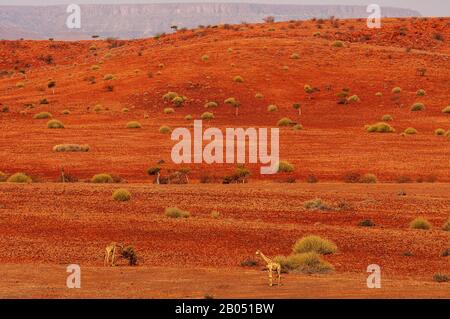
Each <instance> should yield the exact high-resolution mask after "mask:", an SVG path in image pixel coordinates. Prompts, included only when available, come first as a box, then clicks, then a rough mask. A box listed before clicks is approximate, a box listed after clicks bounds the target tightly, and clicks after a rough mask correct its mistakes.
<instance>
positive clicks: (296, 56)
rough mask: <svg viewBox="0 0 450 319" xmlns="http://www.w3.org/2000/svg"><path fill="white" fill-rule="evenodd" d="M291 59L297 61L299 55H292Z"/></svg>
mask: <svg viewBox="0 0 450 319" xmlns="http://www.w3.org/2000/svg"><path fill="white" fill-rule="evenodd" d="M291 59H293V60H298V59H300V54H298V53H292V55H291Z"/></svg>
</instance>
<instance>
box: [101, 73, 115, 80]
mask: <svg viewBox="0 0 450 319" xmlns="http://www.w3.org/2000/svg"><path fill="white" fill-rule="evenodd" d="M113 79H114V75H112V74H106V75H105V76H104V77H103V80H105V81H109V80H113Z"/></svg>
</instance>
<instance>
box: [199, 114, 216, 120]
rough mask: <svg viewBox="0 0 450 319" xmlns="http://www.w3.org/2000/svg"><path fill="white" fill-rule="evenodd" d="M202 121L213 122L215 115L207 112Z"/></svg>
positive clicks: (202, 116)
mask: <svg viewBox="0 0 450 319" xmlns="http://www.w3.org/2000/svg"><path fill="white" fill-rule="evenodd" d="M201 119H202V120H213V119H214V114H213V113H211V112H205V113H203V114H202V115H201Z"/></svg>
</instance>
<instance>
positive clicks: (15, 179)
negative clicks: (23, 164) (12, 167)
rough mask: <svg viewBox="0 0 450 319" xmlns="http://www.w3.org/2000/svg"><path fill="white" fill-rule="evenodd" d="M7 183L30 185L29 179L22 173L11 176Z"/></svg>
mask: <svg viewBox="0 0 450 319" xmlns="http://www.w3.org/2000/svg"><path fill="white" fill-rule="evenodd" d="M6 181H7V182H8V183H31V182H32V180H31V177H29V176H27V175H26V174H24V173H15V174H13V175H11V176H10V177H9V178H8V179H7V180H6Z"/></svg>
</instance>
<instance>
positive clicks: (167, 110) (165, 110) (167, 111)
mask: <svg viewBox="0 0 450 319" xmlns="http://www.w3.org/2000/svg"><path fill="white" fill-rule="evenodd" d="M163 112H164V114H173V113H175V110H174V109H173V108H171V107H166V108H165V109H164V111H163Z"/></svg>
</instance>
